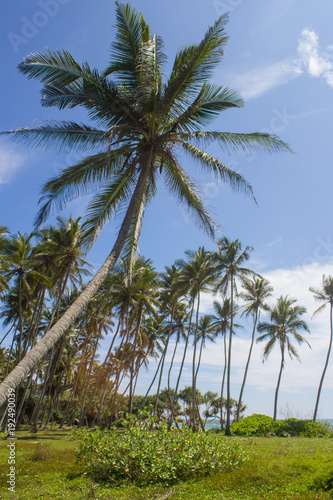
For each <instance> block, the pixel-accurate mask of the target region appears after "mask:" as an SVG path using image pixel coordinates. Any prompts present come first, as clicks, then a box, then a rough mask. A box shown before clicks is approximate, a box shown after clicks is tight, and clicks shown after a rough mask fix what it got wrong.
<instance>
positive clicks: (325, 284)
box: [310, 276, 333, 421]
mask: <svg viewBox="0 0 333 500" xmlns="http://www.w3.org/2000/svg"><path fill="white" fill-rule="evenodd" d="M310 291H311V292H312V293H313V295H314V298H315V300H318V301H320V302H323V304H322V305H321V306H319V307H318V309H316V311H315V312H314V313H313V314H317V313H318V312H319V311H321V310H322V309H323V308H324V307H325V306H326V304H329V305H330V340H329V343H328V350H327V354H326V361H325V365H324V369H323V373H322V375H321V378H320V382H319V387H318V393H317V399H316V405H315V409H314V412H313V420H314V421H315V420H316V418H317V412H318V406H319V400H320V395H321V390H322V387H323V382H324V378H325V373H326V370H327V366H328V363H329V360H330V355H331V349H332V340H333V325H332V311H333V278H332V276H328V277H326V276H323V277H322V287H321V290H317V289H315V288H312V287H311V288H310Z"/></svg>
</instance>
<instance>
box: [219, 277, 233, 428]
mask: <svg viewBox="0 0 333 500" xmlns="http://www.w3.org/2000/svg"><path fill="white" fill-rule="evenodd" d="M230 284H231V292H230V307H231V314H230V332H229V347H228V368H227V421H226V426H225V435H226V436H231V432H230V413H231V411H230V410H231V408H230V399H231V396H230V374H231V344H232V330H233V319H234V277H233V276H231V280H230ZM221 405H222V401H221Z"/></svg>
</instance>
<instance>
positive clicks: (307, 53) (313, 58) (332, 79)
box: [298, 28, 333, 87]
mask: <svg viewBox="0 0 333 500" xmlns="http://www.w3.org/2000/svg"><path fill="white" fill-rule="evenodd" d="M298 54H299V56H300V59H301V61H302V63H303V65H304V66H305V68H306V70H307V72H308V73H309V74H310V75H311V76H314V77H317V78H318V77H323V78H324V79H325V80H326V83H327V84H328V85H330V86H331V87H333V63H332V56H331V54H329V53H328V52H325V51H323V50H320V45H319V37H318V35H317V34H316V33H315V32H314V31H311V30H309V29H308V28H305V29H304V30H303V31H302V34H301V37H300V39H299V42H298Z"/></svg>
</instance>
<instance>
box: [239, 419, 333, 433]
mask: <svg viewBox="0 0 333 500" xmlns="http://www.w3.org/2000/svg"><path fill="white" fill-rule="evenodd" d="M231 432H232V433H233V434H237V435H241V436H252V435H256V436H265V435H267V434H271V435H274V436H281V437H289V436H306V437H333V428H332V426H330V425H329V424H327V423H325V422H313V421H312V420H297V419H296V418H288V419H287V420H275V421H274V420H273V419H272V418H271V417H267V416H266V415H256V414H255V415H251V416H250V417H245V418H243V419H242V420H240V421H239V422H235V423H233V424H232V426H231Z"/></svg>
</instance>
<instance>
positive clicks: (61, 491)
mask: <svg viewBox="0 0 333 500" xmlns="http://www.w3.org/2000/svg"><path fill="white" fill-rule="evenodd" d="M80 432H81V431H80ZM116 434H117V435H118V436H119V440H120V438H121V437H123V436H125V435H126V431H123V432H121V431H117V433H116ZM154 434H155V433H154V432H153V433H152V435H154ZM16 435H17V438H18V439H17V441H16V455H17V457H16V458H17V460H16V465H17V475H16V479H17V481H16V488H15V494H13V493H11V492H9V491H7V485H6V474H7V472H8V464H7V457H8V448H7V442H6V441H5V440H2V441H0V477H1V479H0V490H1V498H2V499H4V500H7V499H13V498H15V500H37V499H39V498H43V500H56V499H59V500H68V499H71V500H85V499H86V500H89V499H100V500H110V499H112V500H115V499H117V500H162V499H165V500H166V499H168V498H170V499H171V500H188V499H190V498H198V499H200V500H258V499H265V500H286V499H293V500H329V499H332V495H333V488H332V486H333V481H332V478H333V458H332V448H333V441H332V439H331V438H302V437H300V438H299V437H292V438H289V437H287V438H281V437H275V436H274V437H255V436H254V437H245V436H232V437H231V438H227V443H228V444H229V445H230V446H232V447H233V446H235V445H236V447H240V448H241V449H242V450H244V453H245V455H246V456H247V457H248V459H247V460H245V461H243V463H242V464H240V465H239V466H237V467H227V468H226V469H224V470H219V471H216V472H214V473H212V474H210V475H208V476H200V477H198V478H195V479H188V480H186V481H185V480H182V481H180V482H177V483H175V484H173V485H165V484H164V485H152V484H149V485H147V486H144V485H141V486H139V485H138V484H135V483H133V482H129V481H126V483H124V484H120V482H119V484H118V485H117V486H115V485H111V484H107V483H105V482H98V481H97V480H96V479H93V478H92V477H90V476H89V474H88V472H87V470H85V467H86V465H85V464H82V463H80V462H76V461H75V458H76V456H77V453H78V449H79V447H80V445H81V446H82V444H83V441H82V439H81V436H80V435H79V434H77V433H74V434H73V433H72V432H70V431H68V430H59V431H57V430H53V431H42V432H39V433H38V438H37V439H36V435H31V433H29V432H24V431H18V432H17V434H16ZM96 435H97V434H96ZM199 435H200V434H199ZM211 439H212V441H211V442H212V443H214V446H215V444H218V443H219V441H220V442H221V444H222V443H224V442H225V440H226V438H224V437H223V436H222V435H221V434H218V435H215V436H214V435H212V436H211ZM83 446H84V444H83ZM134 448H135V447H134V446H132V449H133V450H134ZM81 450H82V448H81ZM159 451H160V450H159V449H156V452H155V454H156V455H158V452H159ZM154 463H155V462H154ZM160 465H161V464H160ZM147 477H148V476H147Z"/></svg>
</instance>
